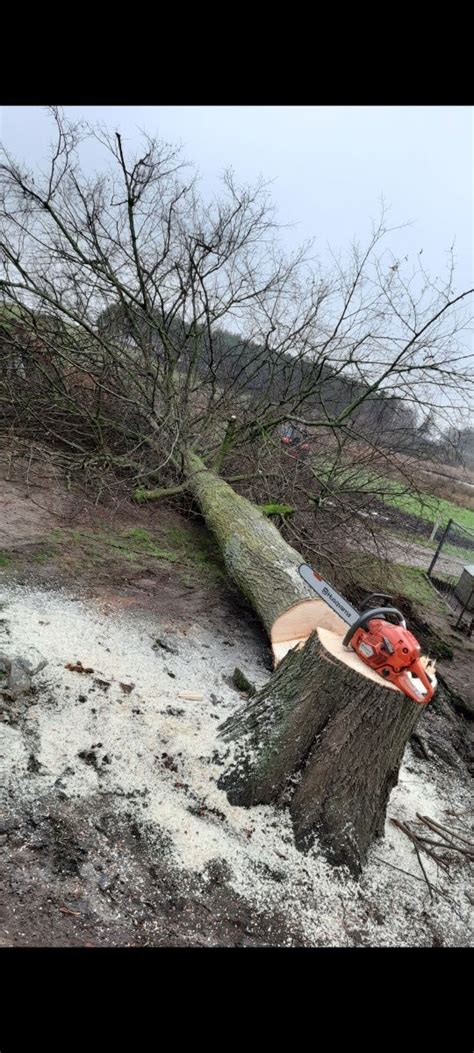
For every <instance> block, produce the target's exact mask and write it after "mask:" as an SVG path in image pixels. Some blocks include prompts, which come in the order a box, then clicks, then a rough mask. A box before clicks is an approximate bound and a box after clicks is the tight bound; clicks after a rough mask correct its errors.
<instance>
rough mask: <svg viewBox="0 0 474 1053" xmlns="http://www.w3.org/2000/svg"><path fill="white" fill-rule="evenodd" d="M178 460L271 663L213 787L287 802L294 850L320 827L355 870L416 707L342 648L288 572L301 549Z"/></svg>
mask: <svg viewBox="0 0 474 1053" xmlns="http://www.w3.org/2000/svg"><path fill="white" fill-rule="evenodd" d="M186 468H187V472H188V485H189V489H190V490H191V492H192V493H193V494H194V496H195V497H196V499H197V501H198V502H199V504H200V507H201V510H202V512H203V515H204V518H205V520H206V522H207V524H208V526H209V527H210V529H211V530H212V531H213V532H214V534H215V536H216V538H217V540H218V542H219V544H220V547H221V550H222V553H223V557H224V561H225V564H226V568H227V570H228V573H229V575H230V577H232V578H233V580H234V581H235V582H236V584H237V585H238V586H239V587H240V589H241V590H242V592H243V593H244V594H245V595H246V596H247V598H248V600H249V601H250V603H251V604H252V606H253V607H254V609H255V610H256V612H257V614H258V615H259V616H260V618H261V620H262V622H263V624H264V626H265V628H266V630H267V633H268V635H269V637H270V640H271V642H272V646H273V652H274V658H275V663H276V664H277V665H278V668H277V669H276V671H275V672H274V673H273V675H272V677H271V678H270V680H269V682H268V683H267V684H266V685H265V687H264V688H263V689H262V690H261V691H260V692H259V693H258V694H257V695H256V696H254V697H253V698H252V699H251V700H250V701H249V702H248V703H247V704H246V705H244V706H243V707H242V709H241V710H240V712H238V713H237V714H236V715H235V716H233V717H231V718H230V719H229V720H227V721H226V722H225V724H224V725H223V726H222V728H221V734H222V735H223V736H224V737H225V738H226V739H227V740H230V741H232V742H233V747H234V748H233V756H232V760H231V762H230V765H229V767H228V768H227V769H226V771H225V772H224V774H223V776H222V778H221V780H220V786H221V787H222V788H224V789H225V790H226V791H227V795H228V798H229V800H230V801H231V803H232V804H236V805H244V806H247V807H249V806H251V805H257V804H276V805H280V806H285V805H288V806H289V808H290V812H291V816H292V820H293V827H294V833H295V840H296V844H297V845H298V847H300V848H302V849H306V848H308V847H310V845H311V844H312V843H313V841H314V839H315V837H316V836H318V838H319V841H320V843H321V845H322V846H323V847H324V848H325V849H326V851H327V854H328V857H329V858H331V860H332V861H333V862H335V863H338V864H346V865H347V866H349V867H350V869H351V871H352V872H353V873H358V872H359V871H360V868H361V866H362V864H363V862H364V860H365V857H366V853H367V849H368V847H369V846H370V844H371V843H372V842H373V841H374V839H375V838H377V837H380V836H381V835H382V834H383V829H384V821H385V812H386V806H387V801H388V797H389V794H390V791H391V789H392V788H393V786H395V784H396V782H397V779H398V772H399V768H400V763H401V760H402V757H403V752H404V749H405V746H406V743H407V741H408V739H409V737H410V735H411V733H412V731H413V728H414V727H415V724H416V722H417V720H418V718H419V716H420V712H421V707H420V706H418V705H417V704H416V703H414V702H411V701H410V700H409V699H408V698H406V696H405V695H403V694H402V693H401V692H400V691H398V690H397V689H396V688H395V687H394V686H393V685H391V684H389V683H386V682H384V681H383V680H382V679H381V678H380V677H379V676H378V675H377V674H376V673H374V672H373V671H372V670H371V669H369V667H368V666H366V665H365V664H364V663H363V662H361V661H360V659H359V658H358V657H357V655H356V654H355V653H354V652H350V651H345V650H344V648H343V647H342V637H343V635H344V633H345V631H346V626H345V625H344V623H343V622H342V621H341V619H340V618H338V616H337V615H335V614H333V613H332V611H330V610H329V608H327V607H326V604H324V603H323V602H322V601H320V600H314V599H312V598H311V597H312V593H311V590H310V589H309V587H308V586H307V585H306V584H305V582H304V581H303V580H302V579H301V578H300V576H299V574H298V565H299V564H300V563H301V562H302V559H301V556H300V555H299V554H298V553H297V552H296V551H295V549H293V548H291V547H290V546H289V545H287V544H286V542H285V541H284V540H283V538H282V537H281V535H280V534H279V532H278V530H277V529H276V527H274V526H273V524H271V523H269V522H268V520H266V519H265V517H264V516H263V515H262V514H261V513H260V512H259V511H258V509H257V508H255V506H253V505H252V504H250V502H248V501H247V500H246V499H245V498H243V497H241V496H239V495H238V494H236V493H235V492H234V491H233V490H232V489H231V487H230V486H228V484H227V483H225V482H223V480H222V479H219V478H218V477H217V476H216V475H214V474H213V473H212V472H210V471H208V470H207V469H206V468H205V466H204V465H203V463H202V461H200V460H199V458H197V457H196V456H195V455H194V454H188V455H187V457H186Z"/></svg>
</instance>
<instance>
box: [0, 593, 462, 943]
mask: <svg viewBox="0 0 474 1053" xmlns="http://www.w3.org/2000/svg"><path fill="white" fill-rule="evenodd" d="M2 607H3V609H2V617H3V618H7V619H8V630H9V635H8V636H7V637H4V638H3V640H2V641H1V648H2V649H3V651H6V652H7V653H9V654H11V655H18V656H22V657H24V658H30V659H31V660H32V661H33V662H34V663H36V662H37V660H38V653H39V654H40V655H41V656H44V657H45V658H47V659H48V665H47V667H46V668H45V669H44V670H43V671H42V672H40V673H39V674H38V675H37V677H36V678H35V683H37V685H38V688H39V692H38V696H37V698H38V701H37V704H32V705H31V706H30V709H29V711H28V720H27V727H28V728H29V729H30V730H29V732H27V736H30V737H31V741H34V742H35V743H36V747H35V755H36V757H37V759H38V760H39V761H40V763H41V765H43V767H42V769H41V775H40V776H34V775H32V774H31V773H29V774H28V777H27V778H25V777H24V776H25V773H26V765H27V762H28V754H29V750H28V749H27V748H25V746H24V744H23V743H22V740H21V735H20V733H19V731H18V728H16V727H10V726H9V725H8V724H5V723H4V724H3V725H0V732H1V746H0V753H1V762H2V766H4V770H5V773H6V777H5V779H4V782H5V784H6V786H7V788H13V789H14V790H15V793H16V794H18V796H19V797H20V798H21V797H22V798H23V799H25V800H26V799H31V798H33V797H38V796H40V795H42V794H45V793H48V792H50V791H51V789H52V787H53V784H54V783H55V782H56V780H57V779H58V778H59V777H61V784H62V788H63V790H64V791H65V792H66V793H67V796H68V797H70V798H74V797H76V798H78V797H79V798H80V797H86V796H90V795H93V794H95V793H97V792H101V793H112V794H114V793H115V794H116V795H117V797H116V801H117V811H119V810H121V809H122V808H123V807H125V805H124V801H125V803H126V807H127V809H128V810H130V808H131V807H132V808H133V809H134V810H135V811H136V812H137V816H138V818H139V820H140V821H141V822H142V823H145V824H146V826H147V829H148V830H149V832H150V833H151V834H153V831H154V830H156V832H157V833H160V835H163V834H165V835H167V838H168V840H169V843H170V845H171V849H170V851H171V857H172V858H171V860H170V862H172V863H173V864H174V865H177V866H178V867H180V868H181V869H182V870H183V873H184V872H188V873H189V872H193V871H194V872H198V873H200V874H201V875H202V876H204V877H205V875H206V867H207V865H208V864H209V863H210V862H211V861H213V860H225V861H226V863H227V864H228V867H229V868H230V872H231V877H230V879H229V880H230V883H231V885H232V886H233V887H234V889H235V890H236V891H237V892H238V893H239V894H240V895H242V897H244V898H245V899H246V900H247V901H248V902H249V903H251V904H252V906H253V908H254V910H255V911H257V912H260V911H275V912H279V913H282V914H284V915H285V917H286V919H287V921H288V923H289V925H290V927H291V928H292V929H294V931H295V938H294V941H292V942H294V943H295V944H297V943H298V939H299V936H298V934H299V933H304V936H305V939H306V940H309V941H310V942H311V943H312V944H313V945H314V946H325V945H333V946H338V945H339V946H344V945H352V944H354V943H357V944H360V943H367V944H369V945H373V946H377V945H378V946H383V945H398V946H407V945H424V944H427V945H431V944H432V942H433V938H434V937H435V936H436V937H437V938H439V937H440V936H441V938H442V940H443V942H444V943H446V944H457V945H466V944H469V943H470V941H471V939H472V926H471V924H470V921H471V919H470V915H469V912H470V902H469V899H468V897H467V895H466V876H465V870H462V869H460V870H456V868H453V874H452V877H451V879H449V880H447V879H446V877H445V876H444V875H443V874H442V873H441V872H439V873H436V866H435V864H434V863H431V861H429V860H425V861H424V862H425V867H426V870H427V872H428V874H429V876H430V878H431V879H432V880H433V882H434V883H435V884H437V885H438V886H440V887H442V888H443V889H444V890H445V891H446V892H448V894H449V897H450V899H449V901H448V900H446V899H443V898H442V897H440V896H437V897H436V900H435V902H434V903H433V904H431V903H430V902H429V894H428V889H427V886H426V884H425V883H424V880H423V877H422V874H421V871H420V868H419V866H418V864H417V860H416V856H415V855H414V851H413V849H412V845H411V843H410V842H409V840H408V839H407V838H406V837H405V836H404V835H403V834H402V833H401V832H400V831H399V830H397V829H396V828H395V827H394V826H393V825H392V824H390V823H389V822H388V821H387V825H386V832H385V838H384V840H383V841H382V842H380V843H379V844H378V845H376V846H375V847H374V848H373V849H372V850H371V852H370V854H369V862H368V865H367V867H366V868H365V871H364V874H363V877H362V878H361V880H360V881H359V882H356V881H354V880H352V879H351V878H350V877H349V876H348V875H347V873H346V872H345V870H343V869H340V868H333V867H331V866H330V865H328V863H327V862H326V860H325V858H324V856H323V855H322V854H321V852H320V850H319V848H318V846H317V845H316V846H314V847H313V849H312V850H311V851H310V852H309V853H308V854H307V855H302V854H301V853H300V852H298V851H297V849H296V848H295V846H294V842H293V835H292V829H291V822H290V820H289V816H288V814H287V813H286V812H283V813H282V812H281V811H278V810H276V809H274V808H272V807H258V808H252V809H245V808H235V807H233V806H231V805H230V804H229V802H228V800H227V797H226V795H225V793H223V792H222V791H221V790H219V789H218V787H217V780H218V778H219V775H220V774H221V772H222V766H221V764H219V763H218V761H219V756H218V754H219V753H221V754H222V753H223V752H224V750H225V746H224V744H223V743H222V740H220V739H219V738H218V734H217V732H218V726H219V724H220V722H221V721H222V719H224V718H225V717H226V716H228V715H229V714H230V713H231V712H232V711H233V710H234V709H235V708H236V706H239V705H241V704H242V701H241V699H240V698H239V696H238V694H237V692H236V691H235V690H233V689H232V688H231V687H230V686H228V685H227V683H226V682H225V681H224V679H223V677H224V676H225V677H230V676H231V675H232V672H233V669H234V667H235V666H236V665H238V666H240V667H241V668H242V669H243V670H244V671H245V673H246V675H247V676H248V678H249V680H251V681H253V682H255V683H256V684H257V686H260V685H261V684H263V683H264V682H265V680H266V679H267V678H268V675H269V674H268V673H267V672H266V670H265V667H264V665H263V661H262V654H261V653H260V646H259V643H258V642H257V641H256V640H255V638H254V636H253V635H252V631H251V630H250V629H249V630H248V631H245V632H244V633H242V634H239V637H238V638H237V639H235V640H234V647H232V648H231V647H229V646H228V645H227V644H225V643H224V641H223V638H222V637H216V636H215V635H213V634H212V633H211V632H210V631H209V630H207V629H206V628H205V627H203V626H199V625H195V626H192V627H191V628H190V629H188V630H187V631H186V632H185V631H184V630H181V631H177V630H175V629H173V630H172V631H171V630H170V625H169V623H167V622H166V618H165V617H164V616H161V617H160V612H159V596H158V597H157V608H158V610H157V614H156V616H155V615H153V614H150V613H149V612H139V613H138V612H134V613H130V612H126V611H120V610H118V611H113V613H112V614H109V615H107V613H106V610H103V609H102V610H101V609H100V607H99V606H98V605H97V603H96V602H95V603H93V602H92V601H90V602H84V601H81V600H77V599H74V598H73V597H72V596H71V595H68V594H67V593H66V592H64V591H56V592H44V591H40V590H35V589H30V588H25V587H8V588H6V589H4V590H3V594H2ZM160 635H164V636H165V637H166V639H167V641H168V642H170V643H171V644H172V645H175V646H176V647H177V649H178V654H177V655H174V654H170V653H168V652H166V651H164V650H162V649H161V648H158V649H153V647H152V644H153V641H154V639H155V638H156V637H157V636H160ZM77 660H80V661H81V662H82V663H83V665H84V666H91V667H92V668H93V669H94V673H93V674H89V675H85V674H83V675H81V674H78V673H75V672H71V671H69V670H67V669H66V668H65V665H66V663H68V662H76V661H77ZM167 670H169V671H171V672H172V673H174V675H175V678H174V679H173V678H171V677H170V676H169V675H168V672H167ZM95 678H100V679H102V680H110V681H111V686H110V687H109V688H108V690H107V691H104V690H103V689H102V688H101V687H100V686H99V685H97V684H95V683H94V679H95ZM120 682H123V683H125V684H129V683H132V682H133V683H134V685H135V687H134V689H133V691H132V692H131V693H130V694H124V693H123V691H122V689H121V687H120ZM181 691H196V692H202V693H203V695H204V698H203V700H202V701H187V700H183V699H180V698H179V697H178V696H179V693H180V692H181ZM80 695H81V696H84V695H85V696H86V701H80V700H79V697H78V696H80ZM169 708H171V709H172V710H173V711H175V712H171V713H170V712H168V709H169ZM176 710H181V711H182V712H181V713H176ZM134 711H138V712H134ZM98 743H99V744H100V745H97V744H98ZM92 747H94V748H95V749H96V753H97V756H98V758H99V761H100V760H102V759H103V758H104V757H108V758H109V760H110V763H106V764H104V765H103V767H101V771H100V773H98V772H97V771H96V770H95V769H94V768H93V767H91V766H88V765H87V764H85V763H84V762H83V761H82V760H81V759H80V758H79V757H78V754H79V753H80V752H81V751H83V750H89V749H91V748H92ZM216 751H217V752H216ZM163 754H168V756H169V757H171V758H172V761H173V764H175V765H176V766H177V768H178V771H173V770H171V769H170V768H168V767H166V765H165V764H164V761H165V760H166V757H163V756H162V755H163ZM434 774H435V773H434V765H432V764H431V765H427V764H425V763H421V762H419V761H418V760H415V759H414V758H413V756H412V755H411V751H410V750H409V749H408V750H407V756H406V758H405V762H404V765H403V767H402V770H401V777H400V782H399V785H398V786H397V788H396V789H395V790H394V792H393V793H392V796H391V799H390V803H389V809H388V815H392V816H396V817H398V818H402V819H409V820H410V819H412V820H413V819H415V817H416V812H417V811H419V812H422V813H424V814H428V815H429V816H431V817H432V818H434V819H438V821H440V822H447V823H448V825H450V821H449V819H448V820H447V816H446V814H445V811H446V809H454V810H458V811H461V810H464V809H466V808H467V807H468V803H469V802H468V799H467V790H466V788H465V787H464V786H463V784H462V783H461V782H460V781H459V780H456V779H455V777H454V776H449V778H447V777H445V778H444V780H443V779H442V778H441V777H439V776H437V784H436V785H435V784H434V782H433V778H434ZM144 791H145V795H144V796H140V793H141V794H143V792H144ZM130 792H132V793H133V792H135V793H136V794H137V795H136V796H135V797H133V798H131V799H130V798H124V794H125V793H130ZM190 804H199V805H205V806H206V808H207V809H209V808H211V809H212V808H214V809H217V810H218V811H219V812H220V813H222V814H223V816H224V818H219V817H218V816H217V815H213V814H212V813H209V812H204V814H203V815H193V814H191V813H190V812H189V810H188V808H189V805H190ZM452 821H453V820H451V822H452ZM389 864H390V865H389ZM394 867H398V868H400V869H401V870H406V871H409V872H410V875H412V876H407V875H405V874H403V873H401V872H400V871H399V870H396V869H393V868H394Z"/></svg>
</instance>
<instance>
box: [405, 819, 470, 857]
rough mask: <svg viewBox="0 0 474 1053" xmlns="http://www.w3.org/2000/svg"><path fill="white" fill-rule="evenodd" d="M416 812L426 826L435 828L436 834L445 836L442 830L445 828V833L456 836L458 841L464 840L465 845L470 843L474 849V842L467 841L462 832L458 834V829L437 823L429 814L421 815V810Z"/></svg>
mask: <svg viewBox="0 0 474 1053" xmlns="http://www.w3.org/2000/svg"><path fill="white" fill-rule="evenodd" d="M416 814H417V818H418V819H420V821H421V822H422V823H425V824H426V826H429V827H430V829H431V830H434V832H435V834H438V836H439V837H443V833H442V831H443V830H444V831H445V833H447V834H449V835H450V837H456V838H457V840H458V841H462V843H463V844H464V845H468V846H469V848H470V849H471V851H473V850H474V844H473V842H472V841H467V840H466V838H465V837H461V834H458V833H457V831H455V830H450V829H449V827H447V826H441V824H440V823H436V822H435V821H434V819H429V818H428V816H427V815H420V813H419V812H417V813H416ZM444 840H445V841H446V840H447V838H446V837H444Z"/></svg>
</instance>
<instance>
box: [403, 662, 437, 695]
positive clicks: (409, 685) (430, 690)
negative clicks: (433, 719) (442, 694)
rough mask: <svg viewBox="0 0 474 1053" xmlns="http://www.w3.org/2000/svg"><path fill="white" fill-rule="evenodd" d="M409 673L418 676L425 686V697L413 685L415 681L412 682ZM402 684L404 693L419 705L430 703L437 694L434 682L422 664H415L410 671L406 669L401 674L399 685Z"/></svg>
mask: <svg viewBox="0 0 474 1053" xmlns="http://www.w3.org/2000/svg"><path fill="white" fill-rule="evenodd" d="M409 673H411V674H412V676H416V678H417V680H421V683H422V684H423V687H424V688H425V691H426V694H425V695H420V693H419V692H418V691H417V690H416V687H415V686H414V684H413V680H411V679H410V676H409V675H408V674H409ZM402 682H403V685H404V686H403V688H402V691H404V692H405V694H406V695H408V697H409V698H411V699H412V701H413V702H418V705H422V706H425V705H426V704H427V702H430V700H431V699H432V698H433V695H434V693H435V688H434V685H433V681H432V680H431V679H430V677H429V675H428V673H427V672H426V669H424V667H423V665H422V664H421V662H419V661H418V662H415V663H414V665H412V666H411V667H410V669H404V670H403V672H402V673H400V674H399V676H398V684H399V685H400V683H402Z"/></svg>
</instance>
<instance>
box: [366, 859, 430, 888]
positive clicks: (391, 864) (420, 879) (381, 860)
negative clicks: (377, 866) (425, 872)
mask: <svg viewBox="0 0 474 1053" xmlns="http://www.w3.org/2000/svg"><path fill="white" fill-rule="evenodd" d="M372 859H376V860H377V863H384V864H385V866H386V867H391V868H392V870H398V871H399V873H400V874H407V876H408V877H411V878H413V880H414V881H421V882H422V883H423V884H424V882H423V878H422V877H418V876H417V875H416V874H412V872H411V870H403V869H402V867H396V866H395V863H389V862H388V860H387V859H380V856H372Z"/></svg>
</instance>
